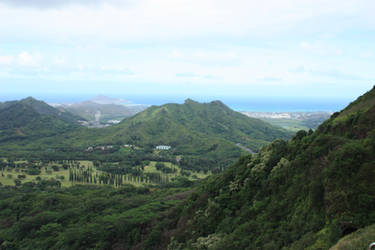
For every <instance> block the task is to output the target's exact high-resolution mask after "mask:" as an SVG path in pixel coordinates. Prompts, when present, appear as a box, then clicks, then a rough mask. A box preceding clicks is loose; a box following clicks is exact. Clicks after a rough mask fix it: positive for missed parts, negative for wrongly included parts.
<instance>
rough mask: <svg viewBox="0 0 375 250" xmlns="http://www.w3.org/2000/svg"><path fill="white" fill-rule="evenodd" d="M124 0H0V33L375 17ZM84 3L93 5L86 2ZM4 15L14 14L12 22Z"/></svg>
mask: <svg viewBox="0 0 375 250" xmlns="http://www.w3.org/2000/svg"><path fill="white" fill-rule="evenodd" d="M122 2H123V1H119V0H91V1H89V0H87V1H84V0H79V1H73V0H68V1H58V0H50V1H48V0H45V1H42V0H2V1H1V0H0V3H3V5H1V4H0V30H1V31H2V32H1V33H2V34H0V39H1V40H3V39H6V40H9V39H10V37H14V34H15V33H14V32H17V34H19V35H16V37H18V38H19V37H22V38H23V39H25V40H26V41H28V40H34V39H41V40H44V41H45V40H46V39H47V40H54V41H58V42H66V43H79V42H80V41H81V42H87V41H98V42H103V41H104V42H113V43H116V42H117V43H123V42H127V43H129V42H146V41H147V42H151V43H155V42H163V41H166V40H168V41H181V40H183V39H186V38H197V37H199V38H201V39H202V38H205V37H211V38H212V39H214V41H215V39H216V41H220V40H219V39H220V38H221V39H223V38H225V39H228V38H231V37H236V38H243V37H274V36H280V35H283V34H285V32H293V31H298V32H299V33H301V34H315V33H317V32H319V33H324V32H331V31H332V30H334V31H336V30H337V31H340V30H343V29H347V28H351V27H352V26H353V25H361V26H363V27H364V26H366V27H368V26H370V27H372V28H374V27H375V18H374V17H373V15H372V13H371V11H369V10H368V9H371V8H366V6H374V3H372V2H373V1H372V0H371V1H370V0H347V1H345V4H343V3H342V1H339V0H332V1H328V2H327V1H324V0H304V1H300V0H285V1H280V0H265V1H263V2H261V3H260V2H259V1H254V0H236V1H231V2H230V3H229V2H228V1H224V0H201V1H191V0H138V1H135V0H130V1H129V0H128V1H125V3H126V4H125V6H131V8H119V7H118V4H119V3H122ZM4 3H6V4H7V5H4ZM14 6H18V7H23V6H26V7H27V6H28V7H35V8H33V9H29V8H14ZM90 6H99V7H98V8H87V7H90ZM53 7H58V8H57V9H56V8H53ZM15 16H17V20H15V19H14V17H15ZM341 17H348V18H352V19H349V20H353V18H355V19H354V20H355V23H353V22H352V23H350V22H342V19H341ZM9 20H12V23H11V24H12V25H11V27H10V25H9ZM312 20H313V21H312ZM306 23H307V24H309V27H308V28H306V27H305V26H306ZM357 23H358V24H357ZM310 24H311V25H310ZM36 27H37V28H36ZM21 34H22V35H21ZM150 39H151V40H150ZM3 41H4V40H3Z"/></svg>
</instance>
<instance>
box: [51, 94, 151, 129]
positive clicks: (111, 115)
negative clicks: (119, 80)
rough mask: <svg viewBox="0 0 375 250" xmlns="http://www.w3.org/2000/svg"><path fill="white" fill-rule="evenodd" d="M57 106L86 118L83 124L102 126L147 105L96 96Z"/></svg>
mask: <svg viewBox="0 0 375 250" xmlns="http://www.w3.org/2000/svg"><path fill="white" fill-rule="evenodd" d="M57 108H58V109H60V110H65V111H68V112H70V113H73V114H75V115H77V116H81V117H83V118H84V119H85V120H87V122H84V123H83V125H85V126H88V127H102V126H104V125H113V124H116V123H119V122H120V121H121V120H123V119H125V118H127V117H130V116H133V115H135V114H136V113H138V112H141V111H143V110H145V109H146V108H147V106H145V105H137V104H131V103H129V102H127V101H125V100H123V99H113V98H109V97H106V96H97V97H95V98H93V99H91V100H89V101H84V102H80V103H73V104H68V105H67V104H63V105H59V106H58V107H57Z"/></svg>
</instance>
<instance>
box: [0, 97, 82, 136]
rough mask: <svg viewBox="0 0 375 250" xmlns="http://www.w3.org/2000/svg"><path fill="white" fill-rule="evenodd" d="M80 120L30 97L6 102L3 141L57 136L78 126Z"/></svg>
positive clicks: (0, 112)
mask: <svg viewBox="0 0 375 250" xmlns="http://www.w3.org/2000/svg"><path fill="white" fill-rule="evenodd" d="M79 119H81V118H80V117H77V116H75V115H73V114H70V113H68V112H60V111H58V110H57V109H55V108H53V107H51V106H49V105H48V104H46V103H44V102H42V101H37V100H35V99H33V98H31V97H29V98H26V99H23V100H21V101H12V102H5V103H2V104H1V106H0V142H1V143H4V142H12V141H19V140H25V139H29V140H35V139H40V138H42V137H45V136H55V135H58V134H61V133H65V132H68V131H72V130H74V129H77V128H78V127H79V123H78V120H79Z"/></svg>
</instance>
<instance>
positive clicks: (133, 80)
mask: <svg viewBox="0 0 375 250" xmlns="http://www.w3.org/2000/svg"><path fill="white" fill-rule="evenodd" d="M374 9H375V2H374V1H370V0H346V1H344V2H342V1H338V0H332V1H329V2H327V1H312V0H306V1H295V0H286V1H278V0H266V1H264V2H259V1H245V0H236V1H233V2H227V1H221V0H219V1H217V0H215V1H214V0H203V1H191V0H190V1H189V0H173V1H172V0H157V1H155V0H139V1H134V0H126V1H118V0H95V1H85V0H78V1H56V0H51V1H25V0H14V1H10V0H0V31H1V32H0V93H1V94H0V96H2V98H3V99H5V98H7V97H9V98H10V97H11V96H19V95H22V96H36V97H38V96H59V95H61V96H77V95H85V96H86V95H87V96H95V95H96V94H98V93H102V94H105V95H108V96H113V95H118V96H123V97H124V98H127V96H129V98H130V97H132V96H143V97H145V98H152V97H153V96H157V98H159V99H160V98H161V97H168V98H164V99H163V98H161V99H163V102H168V101H170V100H174V99H176V100H178V101H180V102H181V96H183V97H184V98H187V97H190V98H193V99H194V98H196V97H198V98H201V99H200V100H204V99H221V100H224V102H225V100H226V99H228V100H229V101H227V102H229V103H230V105H232V106H236V105H237V107H238V108H241V107H243V108H251V107H254V108H257V109H259V107H258V106H257V105H253V106H251V105H249V104H246V105H245V104H244V103H245V102H244V101H243V100H246V99H251V98H255V99H259V98H261V97H264V98H266V100H264V104H265V105H266V106H267V103H269V102H272V100H273V99H275V98H276V99H285V101H284V102H287V101H288V100H289V102H290V103H294V104H293V105H286V104H285V105H283V106H282V107H280V108H281V109H290V108H292V109H310V108H311V107H310V106H311V105H312V102H311V100H316V101H315V104H316V105H317V107H316V109H329V110H331V109H334V110H336V109H337V108H338V107H339V108H341V107H343V103H345V102H347V101H349V100H354V99H355V98H357V97H358V96H359V95H362V94H363V93H365V92H366V91H368V90H370V89H371V88H372V86H373V84H374V80H375V73H374V70H373V69H374V67H375V44H374V41H375V32H374V30H375V16H374V15H373V13H372V12H373V11H372V10H374ZM14 17H17V18H16V19H14ZM236 98H237V99H238V100H242V101H240V102H239V103H237V104H234V102H233V101H230V100H234V99H236ZM304 99H305V100H307V101H308V102H310V104H309V105H307V106H306V105H302V104H301V105H297V104H296V103H300V101H301V100H304ZM330 100H331V101H330ZM133 101H136V102H138V100H133ZM257 102H258V101H257ZM335 102H336V103H335ZM241 103H242V104H241ZM323 103H325V104H324V105H323ZM153 104H160V103H159V102H157V103H153ZM320 104H322V105H320ZM268 106H269V105H268ZM264 109H271V107H264Z"/></svg>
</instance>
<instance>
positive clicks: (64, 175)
mask: <svg viewBox="0 0 375 250" xmlns="http://www.w3.org/2000/svg"><path fill="white" fill-rule="evenodd" d="M157 163H158V162H156V161H151V162H150V163H149V164H148V165H147V166H145V167H144V169H143V171H142V172H143V174H147V173H157V174H161V175H163V176H164V177H168V179H169V180H172V179H173V178H174V177H177V176H182V175H184V176H185V177H187V178H188V179H189V180H197V179H203V178H205V177H207V176H209V175H210V174H211V173H210V172H208V173H206V174H205V173H203V171H201V172H193V171H188V170H185V171H183V170H181V169H180V168H179V167H178V166H177V165H174V164H172V163H170V162H161V163H163V164H164V166H166V167H168V168H170V169H173V170H174V172H173V173H163V172H162V171H160V170H157V169H156V164H157ZM15 164H16V165H21V164H27V161H15ZM113 164H114V165H116V164H117V163H113ZM36 165H40V171H41V172H40V174H38V175H30V174H28V173H27V172H26V168H25V167H16V168H10V167H6V168H5V169H3V171H2V172H1V175H0V183H1V184H2V185H7V186H14V185H15V180H17V179H18V180H20V181H21V183H25V182H30V181H31V182H33V181H34V182H36V181H38V179H39V180H40V179H42V180H49V179H56V180H58V181H60V182H61V185H62V186H63V187H70V186H72V185H75V184H87V185H95V184H91V183H86V182H79V181H75V182H72V181H70V179H69V170H70V169H77V166H79V169H82V170H84V169H89V168H91V169H92V172H93V175H100V174H103V173H104V172H103V171H100V170H97V169H96V168H95V167H94V164H93V162H91V161H76V162H74V163H72V164H70V165H69V168H67V169H64V168H63V164H62V163H61V162H60V163H58V162H49V163H45V164H41V163H39V164H36ZM56 166H57V168H56ZM54 168H55V169H58V171H56V170H54ZM18 176H24V178H18ZM123 181H124V184H125V183H126V184H133V185H135V186H142V185H144V184H146V183H141V182H139V181H135V180H134V181H133V180H132V179H130V180H129V179H128V178H123ZM96 185H100V184H98V183H97V184H96Z"/></svg>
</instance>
